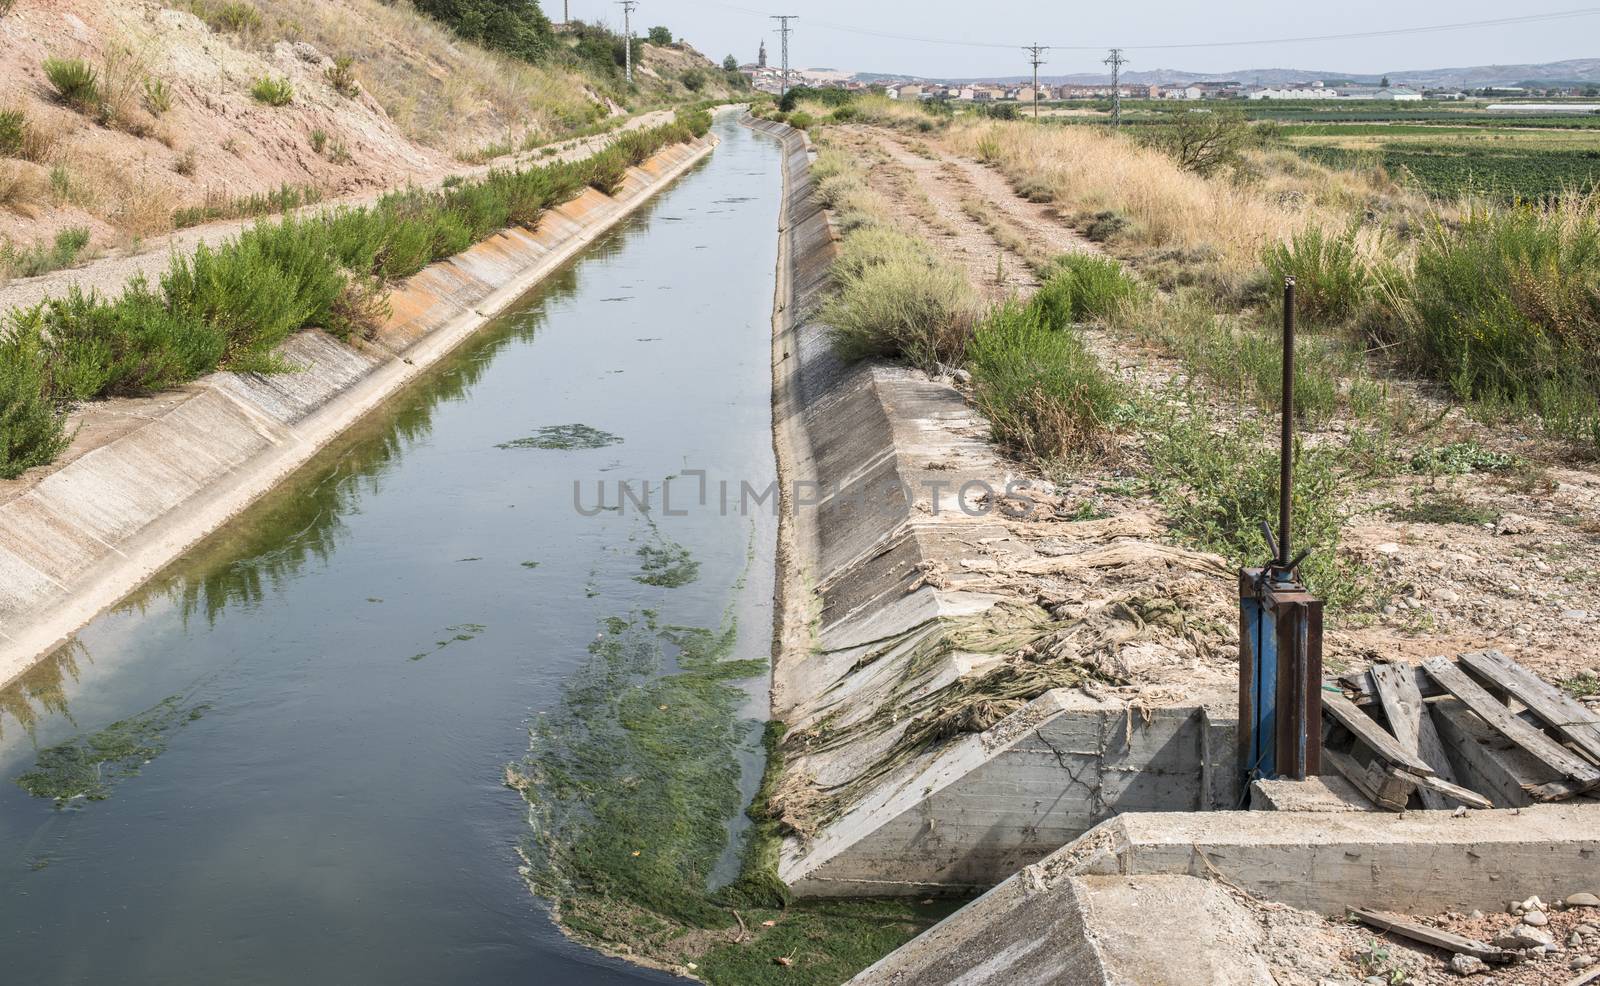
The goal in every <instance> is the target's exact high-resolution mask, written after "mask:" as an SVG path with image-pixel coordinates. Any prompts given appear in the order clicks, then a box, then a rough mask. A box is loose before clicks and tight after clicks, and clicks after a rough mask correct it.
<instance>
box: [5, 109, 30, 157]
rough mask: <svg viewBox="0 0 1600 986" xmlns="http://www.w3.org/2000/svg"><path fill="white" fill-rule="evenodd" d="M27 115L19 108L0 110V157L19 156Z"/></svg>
mask: <svg viewBox="0 0 1600 986" xmlns="http://www.w3.org/2000/svg"><path fill="white" fill-rule="evenodd" d="M27 134H28V117H27V114H25V113H23V112H22V111H21V110H0V157H21V156H22V145H23V141H24V140H25V139H26V137H27Z"/></svg>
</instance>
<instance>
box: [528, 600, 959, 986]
mask: <svg viewBox="0 0 1600 986" xmlns="http://www.w3.org/2000/svg"><path fill="white" fill-rule="evenodd" d="M736 641H737V633H736V630H735V627H734V625H733V623H732V621H731V620H730V621H729V623H728V625H726V626H724V627H722V628H721V629H718V630H711V629H707V628H703V627H682V626H661V625H658V624H657V622H656V620H655V618H654V616H653V615H651V614H648V613H642V614H638V615H635V616H631V617H629V618H627V619H623V618H620V617H613V618H611V619H608V620H606V621H604V623H603V633H602V635H601V636H600V637H599V638H598V639H596V640H595V642H594V643H593V644H592V645H591V646H590V658H589V660H588V662H587V663H586V664H585V665H584V666H583V667H582V668H581V669H580V670H579V671H578V673H577V674H576V675H575V676H574V677H573V679H572V680H571V681H570V682H569V683H568V685H567V686H566V688H565V689H564V694H563V700H562V705H561V708H560V709H559V710H558V711H556V712H554V713H551V714H549V715H543V716H540V717H539V718H538V720H537V721H536V722H535V724H534V726H533V728H532V729H531V730H530V736H531V743H530V751H529V755H528V757H527V759H526V760H525V761H524V762H523V763H521V764H520V765H516V766H513V767H512V768H510V769H508V771H507V782H508V783H509V784H511V785H512V786H513V787H515V788H517V789H518V790H520V791H521V792H522V793H523V795H524V797H525V798H526V799H527V801H528V804H529V806H530V807H529V819H530V822H531V824H532V826H533V830H534V831H533V837H532V839H531V840H530V841H529V843H528V844H527V845H526V846H524V849H523V856H524V859H525V860H526V861H527V867H526V870H525V873H526V875H527V877H528V879H529V882H530V884H531V885H532V887H533V888H534V890H535V891H536V892H538V893H539V894H541V895H543V896H546V897H548V898H550V899H551V900H552V902H553V909H554V912H555V916H556V919H557V920H558V922H559V923H560V924H561V926H562V927H563V929H564V930H566V931H567V932H568V933H569V934H572V935H574V936H575V937H577V938H579V939H581V940H583V941H586V942H589V943H591V944H594V945H596V946H598V947H600V948H602V949H605V950H607V951H611V952H615V953H620V954H625V955H627V956H628V957H630V958H633V959H635V960H637V961H642V962H645V963H647V964H650V965H656V966H662V967H666V968H671V969H675V970H678V971H680V972H688V973H691V974H694V975H698V976H700V977H702V978H704V979H706V980H708V981H709V982H712V983H718V984H722V983H726V984H730V986H731V984H738V986H750V984H760V983H766V982H779V981H782V982H786V983H802V984H835V983H841V982H843V981H844V980H846V979H848V978H850V976H851V975H853V974H854V973H855V972H857V971H859V970H860V969H862V968H865V967H866V966H867V965H869V964H870V963H872V962H873V961H876V960H877V959H878V958H881V957H882V956H883V955H886V954H888V953H889V952H890V951H892V950H893V949H894V948H896V947H898V946H899V945H901V944H903V943H904V942H905V941H908V940H910V939H911V938H912V937H915V936H916V935H917V934H920V933H921V932H922V931H924V930H926V929H927V928H928V927H929V926H931V925H932V924H933V923H934V922H935V921H937V920H938V919H939V918H941V917H943V916H944V914H946V913H948V912H949V910H951V909H953V905H943V904H941V905H938V906H933V905H929V904H915V903H911V902H904V901H827V902H818V903H808V904H804V905H798V904H795V905H791V904H790V902H789V898H788V891H787V888H785V887H784V886H783V883H782V882H781V881H780V880H779V879H778V877H777V849H778V845H779V840H780V834H779V831H778V827H777V826H778V823H777V821H776V820H775V819H774V818H773V817H772V816H771V815H770V813H769V812H767V810H766V809H765V805H766V802H767V799H768V797H769V796H770V793H771V791H772V788H773V786H774V784H775V783H776V779H777V777H778V776H779V772H780V770H781V762H780V760H779V759H778V758H777V757H776V756H775V754H776V753H777V750H778V745H779V741H780V740H781V738H782V734H783V731H782V726H781V725H779V724H776V723H773V724H769V725H768V727H767V729H766V734H765V738H764V741H765V746H766V749H767V752H768V755H769V758H770V759H769V760H768V763H767V769H766V771H765V772H764V774H763V779H762V785H761V790H760V792H758V794H757V796H756V798H755V800H754V803H753V804H752V806H751V807H750V809H749V811H748V814H749V815H750V817H751V819H752V822H753V825H752V826H751V828H750V829H749V830H748V831H747V832H746V835H745V838H746V842H745V847H744V854H743V859H744V863H743V867H742V873H741V875H740V877H739V878H738V879H737V880H736V881H735V882H734V883H733V884H731V885H729V886H726V887H723V888H720V889H716V890H713V889H711V888H710V887H709V886H708V880H709V879H710V876H711V872H712V869H713V867H714V866H715V864H716V862H717V860H718V858H719V857H720V856H721V853H722V850H723V848H724V846H725V845H726V842H727V824H728V822H729V821H730V820H732V819H733V818H734V817H735V815H736V814H737V813H738V811H739V808H740V806H741V798H740V794H739V774H740V770H739V763H738V758H737V753H738V751H739V748H740V747H741V746H742V745H743V744H745V743H747V742H749V740H750V738H751V736H752V733H753V732H754V729H755V726H756V723H754V722H751V721H747V720H743V721H742V720H740V719H739V715H738V713H739V708H740V707H741V706H742V704H743V703H744V701H745V700H746V696H745V693H744V690H743V689H741V688H740V687H738V685H737V684H736V682H737V681H738V680H740V679H746V678H751V677H755V676H757V675H761V674H763V673H765V671H766V668H767V662H766V661H764V660H730V659H729V655H730V652H731V650H732V649H733V647H734V645H735V643H736ZM669 651H671V652H672V654H673V660H672V662H671V663H672V664H673V665H674V667H673V668H672V669H671V670H669V669H668V668H667V663H668V661H667V655H668V652H669ZM779 959H783V960H785V963H787V964H783V963H780V962H778V961H777V960H779Z"/></svg>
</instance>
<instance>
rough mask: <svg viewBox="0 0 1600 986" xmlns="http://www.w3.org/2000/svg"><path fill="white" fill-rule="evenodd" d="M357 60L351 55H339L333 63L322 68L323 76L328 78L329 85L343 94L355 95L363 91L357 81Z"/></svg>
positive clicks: (347, 95)
mask: <svg viewBox="0 0 1600 986" xmlns="http://www.w3.org/2000/svg"><path fill="white" fill-rule="evenodd" d="M355 68H356V60H355V59H354V58H351V57H350V56H349V55H338V56H336V57H335V58H334V59H333V64H332V65H329V66H328V67H327V68H325V69H323V70H322V76H323V78H325V79H327V80H328V85H329V86H332V87H333V91H334V92H336V93H338V94H339V95H341V96H346V97H354V96H356V95H358V94H360V92H361V85H360V83H358V82H357V81H356V71H355Z"/></svg>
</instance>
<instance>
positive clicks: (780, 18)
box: [772, 14, 800, 99]
mask: <svg viewBox="0 0 1600 986" xmlns="http://www.w3.org/2000/svg"><path fill="white" fill-rule="evenodd" d="M772 19H773V20H775V21H777V22H778V33H779V34H780V35H782V37H783V81H782V82H781V83H780V84H779V86H778V88H779V89H780V90H782V91H781V92H779V94H778V98H779V99H782V98H783V97H784V96H787V95H789V32H790V31H793V30H794V28H792V27H790V26H789V22H790V21H797V20H799V19H800V15H799V14H773V15H772Z"/></svg>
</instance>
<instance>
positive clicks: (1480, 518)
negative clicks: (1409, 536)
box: [1394, 493, 1500, 527]
mask: <svg viewBox="0 0 1600 986" xmlns="http://www.w3.org/2000/svg"><path fill="white" fill-rule="evenodd" d="M1394 516H1395V518H1396V519H1397V520H1403V521H1406V522H1408V523H1412V524H1464V525H1466V526H1467V527H1482V526H1484V525H1486V524H1493V523H1494V522H1495V521H1497V520H1499V519H1500V514H1499V512H1498V511H1496V510H1492V509H1490V508H1489V507H1486V506H1483V505H1482V504H1477V503H1473V502H1472V501H1470V500H1468V499H1467V498H1466V497H1464V496H1462V495H1461V494H1459V493H1435V494H1420V493H1419V494H1418V495H1417V496H1416V498H1415V499H1414V500H1412V502H1411V504H1410V506H1407V507H1404V508H1402V509H1400V510H1396V511H1395V513H1394Z"/></svg>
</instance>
